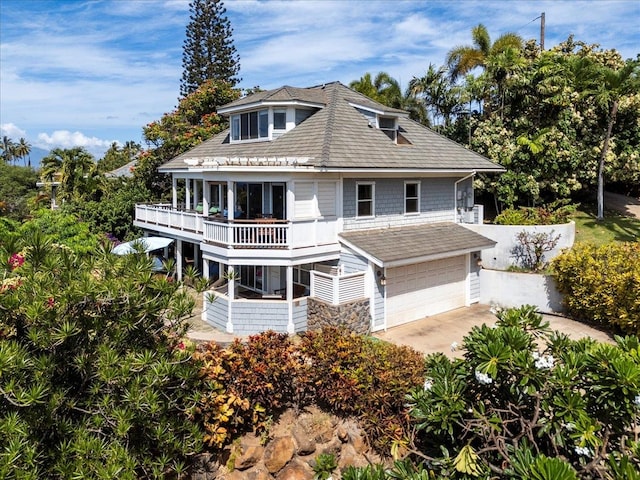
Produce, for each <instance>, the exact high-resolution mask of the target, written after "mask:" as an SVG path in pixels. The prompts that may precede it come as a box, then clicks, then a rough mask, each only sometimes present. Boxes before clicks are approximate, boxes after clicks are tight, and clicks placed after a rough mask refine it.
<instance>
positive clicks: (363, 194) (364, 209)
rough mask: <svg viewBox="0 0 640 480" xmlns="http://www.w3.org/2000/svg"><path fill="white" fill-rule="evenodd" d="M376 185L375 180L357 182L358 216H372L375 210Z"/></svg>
mask: <svg viewBox="0 0 640 480" xmlns="http://www.w3.org/2000/svg"><path fill="white" fill-rule="evenodd" d="M374 186H375V184H374V183H373V182H371V183H358V184H356V191H357V198H356V204H357V211H356V216H357V217H372V216H373V212H374V202H373V199H374V190H375V189H374Z"/></svg>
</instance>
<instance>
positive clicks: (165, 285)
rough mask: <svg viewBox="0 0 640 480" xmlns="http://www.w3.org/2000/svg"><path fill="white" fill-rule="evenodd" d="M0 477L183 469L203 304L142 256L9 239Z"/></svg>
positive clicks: (0, 290) (191, 436)
mask: <svg viewBox="0 0 640 480" xmlns="http://www.w3.org/2000/svg"><path fill="white" fill-rule="evenodd" d="M0 281H1V285H0V445H2V449H1V450H0V478H21V479H36V478H100V479H113V478H121V479H128V478H160V477H163V476H164V475H166V474H167V473H168V472H180V471H181V470H184V468H185V460H184V459H185V456H186V455H188V454H190V453H192V452H194V451H196V450H198V449H199V446H200V443H201V435H202V434H201V432H200V431H199V429H198V428H197V426H196V425H195V423H193V422H192V421H191V420H190V418H189V417H190V414H191V411H192V408H193V406H194V398H195V397H196V396H197V395H196V392H197V388H198V383H197V382H198V366H197V365H196V364H195V363H192V362H191V361H190V358H189V354H188V353H187V352H186V351H184V350H182V349H181V344H180V343H179V341H178V340H177V339H178V338H179V337H180V336H181V335H182V334H183V333H184V327H183V325H182V321H181V319H182V318H183V317H184V315H185V314H186V313H188V312H190V310H191V308H192V306H193V303H192V301H191V299H190V298H187V297H186V296H185V295H184V294H182V293H181V292H180V291H179V290H178V286H177V285H176V284H175V283H173V282H171V281H170V279H169V278H166V277H162V276H156V275H153V274H152V273H151V263H150V261H149V260H148V259H147V258H146V257H145V256H144V255H128V256H125V257H118V256H116V255H111V254H109V252H108V249H105V250H102V251H101V252H98V253H96V254H95V255H91V256H89V255H86V256H82V257H79V256H77V255H76V254H75V253H74V252H73V251H72V250H70V249H69V248H68V247H66V246H63V245H60V244H55V243H53V242H52V241H51V240H50V239H48V238H47V237H44V236H42V235H39V234H34V235H33V237H31V238H28V239H27V241H26V242H25V241H24V239H22V238H16V237H12V236H10V235H5V236H4V237H2V238H1V239H0Z"/></svg>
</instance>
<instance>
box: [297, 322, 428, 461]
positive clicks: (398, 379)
mask: <svg viewBox="0 0 640 480" xmlns="http://www.w3.org/2000/svg"><path fill="white" fill-rule="evenodd" d="M300 352H301V354H302V355H303V357H305V358H307V359H308V361H309V362H310V364H311V366H312V369H313V375H314V382H313V383H314V384H315V396H316V401H317V402H319V403H320V405H324V406H326V407H328V408H329V409H330V411H333V412H337V413H341V414H346V415H355V416H357V417H358V418H359V419H360V421H361V423H362V426H363V428H364V430H365V432H366V433H367V435H368V436H369V438H370V439H371V441H372V445H373V447H374V448H376V449H377V450H379V451H386V450H388V449H389V448H390V447H391V444H392V442H393V441H397V440H402V439H403V438H405V437H407V436H408V435H409V432H407V430H406V427H407V424H406V421H405V420H406V414H407V411H406V405H405V403H404V394H405V393H406V392H407V391H408V390H409V389H411V388H413V387H415V386H416V385H420V384H421V383H422V381H423V376H422V373H423V360H422V356H421V355H420V354H418V353H417V352H416V351H414V350H412V349H410V348H408V347H402V346H396V345H391V344H388V343H385V342H381V341H379V340H376V339H373V338H370V337H364V336H360V335H356V334H354V333H349V332H347V331H345V330H341V329H335V328H324V329H322V330H321V331H317V332H307V333H306V334H305V335H304V336H303V337H302V339H301V343H300Z"/></svg>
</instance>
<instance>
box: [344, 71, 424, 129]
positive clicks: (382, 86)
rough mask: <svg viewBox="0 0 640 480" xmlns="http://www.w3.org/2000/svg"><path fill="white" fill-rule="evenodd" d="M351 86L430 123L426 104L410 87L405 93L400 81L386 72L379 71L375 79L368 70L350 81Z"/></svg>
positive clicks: (416, 119) (422, 121) (384, 103)
mask: <svg viewBox="0 0 640 480" xmlns="http://www.w3.org/2000/svg"><path fill="white" fill-rule="evenodd" d="M349 87H350V88H352V89H354V90H355V91H356V92H359V93H362V94H363V95H366V96H367V97H369V98H371V99H372V100H375V101H376V102H379V103H382V104H383V105H386V106H387V107H391V108H399V109H402V110H406V111H407V112H409V118H411V119H412V120H414V121H416V122H419V123H421V124H423V125H429V119H428V116H427V112H426V110H425V108H424V104H423V103H422V102H421V101H419V100H418V99H416V97H415V96H413V95H412V94H411V92H410V89H407V91H406V92H405V94H404V95H403V94H402V89H401V88H400V83H399V82H398V81H397V80H396V79H395V78H393V77H391V75H389V74H388V73H386V72H379V73H378V74H377V75H376V77H375V79H372V77H371V74H370V73H369V72H367V73H365V74H364V76H362V77H360V79H359V80H354V81H353V82H351V83H349Z"/></svg>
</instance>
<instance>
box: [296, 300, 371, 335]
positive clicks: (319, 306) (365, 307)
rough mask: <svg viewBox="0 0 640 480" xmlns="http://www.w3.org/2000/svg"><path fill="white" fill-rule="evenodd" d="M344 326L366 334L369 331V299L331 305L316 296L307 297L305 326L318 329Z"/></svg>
mask: <svg viewBox="0 0 640 480" xmlns="http://www.w3.org/2000/svg"><path fill="white" fill-rule="evenodd" d="M327 326H331V327H346V328H348V329H349V330H351V331H353V332H355V333H359V334H363V335H366V334H368V333H370V331H371V310H370V308H369V299H366V298H363V299H361V300H354V301H353V302H349V303H344V304H342V305H331V304H329V303H325V302H323V301H322V300H318V299H317V298H313V297H309V299H308V302H307V328H308V329H309V330H319V329H320V328H322V327H327Z"/></svg>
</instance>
